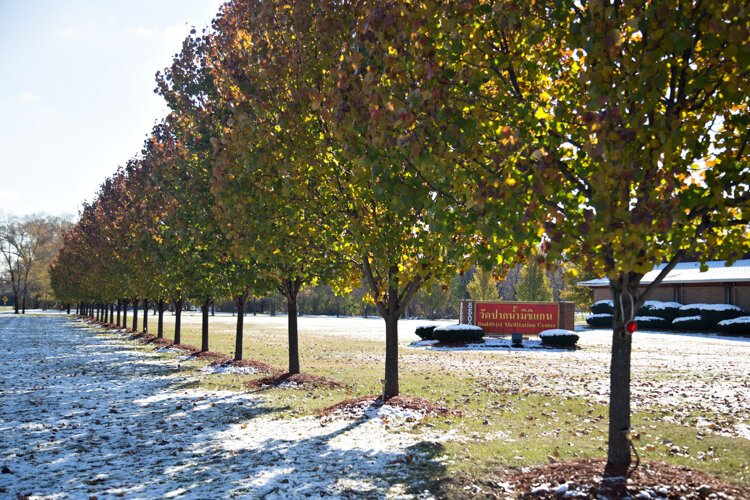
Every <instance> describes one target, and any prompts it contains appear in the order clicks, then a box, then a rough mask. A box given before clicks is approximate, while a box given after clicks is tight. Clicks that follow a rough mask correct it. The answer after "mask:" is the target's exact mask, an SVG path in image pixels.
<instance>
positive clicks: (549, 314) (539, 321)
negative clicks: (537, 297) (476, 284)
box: [473, 302, 560, 334]
mask: <svg viewBox="0 0 750 500" xmlns="http://www.w3.org/2000/svg"><path fill="white" fill-rule="evenodd" d="M473 316H474V318H473V319H474V324H475V325H477V326H481V327H482V330H484V331H485V333H526V334H537V333H539V332H542V331H544V330H549V329H552V328H558V325H559V324H560V307H559V305H558V304H557V303H555V302H475V303H474V315H473Z"/></svg>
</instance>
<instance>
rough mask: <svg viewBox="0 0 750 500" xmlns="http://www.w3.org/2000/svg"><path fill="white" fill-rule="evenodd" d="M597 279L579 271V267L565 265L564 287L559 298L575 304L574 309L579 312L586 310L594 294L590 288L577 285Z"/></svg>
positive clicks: (581, 270)
mask: <svg viewBox="0 0 750 500" xmlns="http://www.w3.org/2000/svg"><path fill="white" fill-rule="evenodd" d="M597 277H598V276H595V275H594V274H593V273H591V272H586V271H585V270H583V269H581V268H580V267H579V266H574V265H572V264H569V265H567V266H566V268H565V271H564V274H563V280H564V283H565V285H564V287H563V288H564V289H563V291H562V292H560V298H561V299H562V300H569V301H571V302H573V303H575V305H576V308H578V309H580V310H586V309H588V308H589V306H591V303H592V302H594V292H593V290H592V289H591V288H590V287H587V286H578V283H579V282H581V281H587V280H590V279H595V278H597Z"/></svg>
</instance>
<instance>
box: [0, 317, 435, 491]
mask: <svg viewBox="0 0 750 500" xmlns="http://www.w3.org/2000/svg"><path fill="white" fill-rule="evenodd" d="M0 328H2V334H1V335H0V352H3V353H4V354H5V353H6V352H8V353H9V356H8V357H6V359H4V362H3V363H2V364H0V381H2V385H0V390H1V391H2V404H0V422H2V424H0V431H1V432H2V441H3V446H2V447H0V465H2V466H3V467H7V469H8V470H9V472H8V473H5V474H2V475H0V493H2V494H8V495H11V496H12V495H14V494H17V493H18V494H22V495H27V494H36V495H50V494H60V493H64V494H67V495H71V496H73V497H76V496H81V497H83V496H92V495H93V496H123V495H124V496H126V497H127V496H148V497H164V496H178V497H179V496H182V495H187V496H190V497H201V498H216V497H228V496H240V497H242V496H248V497H260V496H263V495H267V494H270V493H273V494H278V495H279V496H292V497H298V496H303V495H305V494H310V495H313V496H327V495H329V494H332V493H333V494H336V495H339V496H344V497H346V496H357V497H369V496H373V497H382V496H383V494H384V492H385V491H387V490H388V488H390V487H391V486H392V485H400V486H399V487H400V488H401V490H403V491H407V490H408V489H409V485H410V484H412V483H414V482H415V481H416V478H417V477H420V476H421V475H422V474H423V473H424V471H425V470H426V469H428V468H432V469H433V470H439V466H434V467H433V466H432V463H433V459H434V458H435V455H436V453H437V452H438V450H437V449H434V448H432V447H429V446H426V447H419V446H416V445H417V444H418V443H419V438H418V437H416V436H414V435H412V434H409V433H408V432H404V433H402V434H397V433H393V432H392V430H388V429H387V428H386V425H385V423H384V422H383V421H381V420H380V419H375V418H361V419H358V420H347V419H336V420H330V421H324V420H323V419H321V418H318V417H304V418H301V419H289V420H285V419H283V418H276V417H278V416H280V415H281V414H280V413H279V409H276V408H266V407H263V406H262V402H263V400H262V398H261V397H259V396H257V395H252V394H247V393H236V392H228V391H218V392H217V391H212V392H208V391H206V392H203V391H196V390H193V389H190V388H187V387H186V383H189V380H188V379H184V378H181V377H175V376H174V375H175V373H179V370H180V369H179V368H177V367H176V366H175V363H174V362H169V361H167V360H164V359H163V358H162V357H161V356H159V355H158V354H155V353H149V352H143V351H141V350H134V349H132V346H129V345H128V344H127V343H125V342H123V341H122V340H121V339H118V338H117V337H114V336H110V335H96V334H93V333H95V332H96V330H92V329H91V328H89V327H87V326H86V325H81V324H77V323H70V322H66V321H65V320H64V319H62V318H61V319H57V318H51V319H47V318H34V319H31V320H22V321H13V322H9V323H7V324H5V323H4V324H2V325H0ZM425 464H428V467H425Z"/></svg>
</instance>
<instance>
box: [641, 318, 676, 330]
mask: <svg viewBox="0 0 750 500" xmlns="http://www.w3.org/2000/svg"><path fill="white" fill-rule="evenodd" d="M635 322H636V324H637V325H638V329H639V330H641V329H643V330H659V329H663V328H669V327H670V326H671V325H672V320H669V319H666V318H661V317H659V316H636V317H635Z"/></svg>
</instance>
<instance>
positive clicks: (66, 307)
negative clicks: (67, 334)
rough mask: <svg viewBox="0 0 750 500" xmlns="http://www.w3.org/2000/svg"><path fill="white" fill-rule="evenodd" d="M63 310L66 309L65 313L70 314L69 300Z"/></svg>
mask: <svg viewBox="0 0 750 500" xmlns="http://www.w3.org/2000/svg"><path fill="white" fill-rule="evenodd" d="M65 311H66V313H67V314H70V302H68V303H67V304H65Z"/></svg>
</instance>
